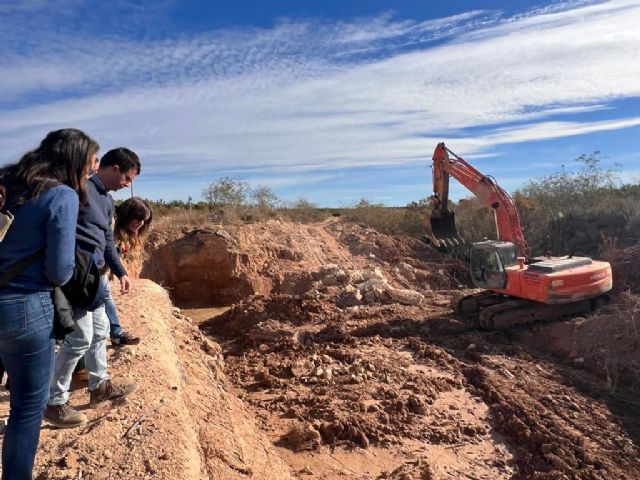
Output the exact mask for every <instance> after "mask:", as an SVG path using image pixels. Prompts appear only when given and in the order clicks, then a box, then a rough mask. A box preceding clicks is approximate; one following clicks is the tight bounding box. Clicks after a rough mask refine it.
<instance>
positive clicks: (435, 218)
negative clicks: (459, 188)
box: [431, 143, 530, 257]
mask: <svg viewBox="0 0 640 480" xmlns="http://www.w3.org/2000/svg"><path fill="white" fill-rule="evenodd" d="M451 176H452V177H454V178H455V179H456V180H458V181H459V182H460V183H461V184H462V185H464V186H465V187H467V189H469V190H470V191H471V192H472V193H473V194H474V195H475V196H476V197H478V198H479V199H480V200H481V201H482V202H483V203H484V204H485V205H486V206H487V207H490V208H491V209H493V212H494V216H495V221H496V230H497V238H498V239H499V240H504V241H508V242H512V243H514V244H515V245H516V247H517V248H518V251H519V252H518V253H519V254H520V255H521V256H524V257H528V256H529V253H530V250H529V246H528V245H527V242H526V240H525V238H524V234H523V233H522V227H521V226H520V216H519V215H518V210H517V208H516V205H515V202H514V201H513V198H511V195H509V194H508V193H507V192H506V191H505V190H503V189H502V188H501V187H500V186H499V185H498V184H497V183H496V181H495V180H494V179H493V178H492V177H489V176H486V175H483V174H482V173H480V172H479V171H478V170H476V169H475V168H474V167H473V166H472V165H470V164H469V163H468V162H467V161H466V160H465V159H464V158H462V157H460V156H458V155H456V154H455V153H453V152H452V151H451V150H449V149H448V148H447V147H446V146H445V144H444V143H439V144H438V146H437V147H436V149H435V150H434V152H433V196H432V197H431V203H432V207H433V209H432V212H431V231H432V234H433V237H434V239H435V240H436V243H438V242H444V243H445V244H446V243H448V239H452V238H455V239H458V238H460V237H459V235H458V231H457V229H456V227H455V216H454V214H453V212H451V211H450V210H449V209H448V202H449V177H451Z"/></svg>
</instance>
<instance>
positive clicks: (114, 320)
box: [102, 275, 124, 337]
mask: <svg viewBox="0 0 640 480" xmlns="http://www.w3.org/2000/svg"><path fill="white" fill-rule="evenodd" d="M102 283H103V284H104V292H105V299H104V309H105V311H106V312H107V317H108V318H109V334H110V335H111V336H112V337H117V336H119V335H122V333H123V332H124V329H123V328H122V325H120V318H119V317H118V311H117V310H116V303H115V302H114V301H113V295H111V287H110V285H109V276H108V275H104V276H103V277H102Z"/></svg>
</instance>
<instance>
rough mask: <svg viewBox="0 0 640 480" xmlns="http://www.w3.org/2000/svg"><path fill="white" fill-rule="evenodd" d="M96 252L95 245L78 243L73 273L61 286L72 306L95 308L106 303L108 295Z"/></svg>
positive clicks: (88, 309)
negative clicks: (89, 245) (85, 245)
mask: <svg viewBox="0 0 640 480" xmlns="http://www.w3.org/2000/svg"><path fill="white" fill-rule="evenodd" d="M94 252H95V247H94V248H92V249H84V248H81V247H80V246H79V245H76V258H75V268H74V269H73V275H72V276H71V279H70V280H69V281H68V282H67V283H65V284H64V285H62V287H60V288H61V289H62V292H63V293H64V295H65V296H66V297H67V299H68V300H69V303H70V304H71V306H73V307H74V308H77V309H80V310H87V311H93V310H95V309H96V308H98V307H99V306H100V305H102V304H104V302H105V299H106V296H107V295H106V289H105V286H104V284H103V283H102V278H101V277H102V276H101V274H100V269H99V268H98V264H97V263H96V260H95V255H94Z"/></svg>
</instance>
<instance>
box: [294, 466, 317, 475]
mask: <svg viewBox="0 0 640 480" xmlns="http://www.w3.org/2000/svg"><path fill="white" fill-rule="evenodd" d="M298 473H299V474H300V475H315V472H314V471H313V470H312V469H311V467H310V466H309V465H307V466H306V467H304V468H303V469H302V470H300V471H299V472H298Z"/></svg>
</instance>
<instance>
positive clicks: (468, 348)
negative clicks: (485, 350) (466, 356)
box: [467, 343, 476, 350]
mask: <svg viewBox="0 0 640 480" xmlns="http://www.w3.org/2000/svg"><path fill="white" fill-rule="evenodd" d="M475 348H476V344H475V343H470V344H469V346H468V347H467V350H474V349H475Z"/></svg>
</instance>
